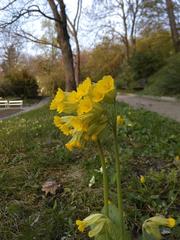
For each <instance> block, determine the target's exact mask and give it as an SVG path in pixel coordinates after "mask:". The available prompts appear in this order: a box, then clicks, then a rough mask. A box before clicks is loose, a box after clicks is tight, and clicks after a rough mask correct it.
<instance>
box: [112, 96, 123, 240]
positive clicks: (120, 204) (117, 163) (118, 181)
mask: <svg viewBox="0 0 180 240" xmlns="http://www.w3.org/2000/svg"><path fill="white" fill-rule="evenodd" d="M113 137H114V150H115V167H116V185H117V201H118V210H119V215H120V222H121V224H120V225H121V229H120V232H121V236H122V239H123V240H124V217H123V201H122V199H123V198H122V187H121V168H120V157H119V148H118V140H117V108H116V102H115V101H114V124H113Z"/></svg>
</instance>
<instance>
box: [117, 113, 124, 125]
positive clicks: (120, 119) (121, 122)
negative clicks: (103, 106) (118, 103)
mask: <svg viewBox="0 0 180 240" xmlns="http://www.w3.org/2000/svg"><path fill="white" fill-rule="evenodd" d="M123 124H124V118H123V117H122V116H120V115H118V116H117V125H123Z"/></svg>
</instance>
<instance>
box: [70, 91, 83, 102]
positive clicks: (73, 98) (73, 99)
mask: <svg viewBox="0 0 180 240" xmlns="http://www.w3.org/2000/svg"><path fill="white" fill-rule="evenodd" d="M80 99H81V95H80V94H78V93H77V92H76V91H72V92H71V93H69V95H68V96H67V102H68V103H71V104H74V103H77V102H79V101H80Z"/></svg>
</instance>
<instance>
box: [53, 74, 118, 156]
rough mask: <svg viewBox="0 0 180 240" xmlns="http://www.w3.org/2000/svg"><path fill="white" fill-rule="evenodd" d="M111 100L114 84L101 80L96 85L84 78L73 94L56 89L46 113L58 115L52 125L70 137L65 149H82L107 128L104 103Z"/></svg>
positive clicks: (111, 80) (105, 79) (111, 79)
mask: <svg viewBox="0 0 180 240" xmlns="http://www.w3.org/2000/svg"><path fill="white" fill-rule="evenodd" d="M114 100H115V87H114V80H113V78H112V77H111V76H104V77H103V78H102V79H101V80H99V81H98V82H97V83H92V82H91V79H90V78H86V79H85V80H84V81H83V82H82V83H81V84H79V86H78V87H77V91H71V92H64V91H63V90H62V89H58V91H57V94H56V96H55V97H54V99H53V100H52V102H51V105H50V110H56V111H57V113H58V114H59V115H58V116H55V117H54V124H55V125H56V127H58V128H59V130H60V131H61V132H62V133H63V134H64V135H67V136H72V138H71V139H70V141H69V142H68V143H66V147H67V148H68V149H69V150H70V151H72V150H73V149H74V148H81V147H84V146H85V144H86V142H88V141H96V140H97V138H98V136H99V135H100V134H101V133H102V132H103V130H104V129H105V128H106V126H107V124H108V114H107V109H106V107H105V106H104V103H108V104H111V103H113V102H114Z"/></svg>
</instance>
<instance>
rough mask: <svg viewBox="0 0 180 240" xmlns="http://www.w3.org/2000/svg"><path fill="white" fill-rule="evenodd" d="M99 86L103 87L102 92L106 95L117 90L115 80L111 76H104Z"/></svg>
mask: <svg viewBox="0 0 180 240" xmlns="http://www.w3.org/2000/svg"><path fill="white" fill-rule="evenodd" d="M97 84H99V85H100V86H101V91H102V92H103V93H105V94H106V93H108V92H110V91H112V90H114V89H115V86H114V79H113V78H112V77H111V76H110V75H109V76H104V77H103V79H102V80H100V81H98V83H97Z"/></svg>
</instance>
